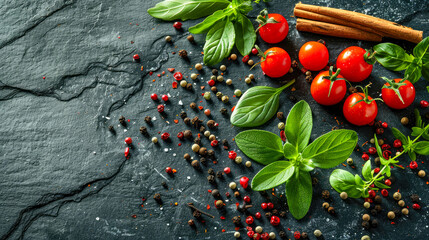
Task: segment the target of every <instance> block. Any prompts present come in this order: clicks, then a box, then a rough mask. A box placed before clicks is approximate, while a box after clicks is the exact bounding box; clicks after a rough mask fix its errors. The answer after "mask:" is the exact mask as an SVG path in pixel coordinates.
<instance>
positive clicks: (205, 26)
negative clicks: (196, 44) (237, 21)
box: [188, 9, 233, 34]
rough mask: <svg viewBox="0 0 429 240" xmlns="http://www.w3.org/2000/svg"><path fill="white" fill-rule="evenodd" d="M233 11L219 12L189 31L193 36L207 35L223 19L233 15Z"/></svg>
mask: <svg viewBox="0 0 429 240" xmlns="http://www.w3.org/2000/svg"><path fill="white" fill-rule="evenodd" d="M232 12H233V11H232V10H230V9H225V10H217V11H216V12H214V13H213V14H212V15H210V16H208V17H206V19H204V21H202V22H200V23H198V24H197V25H195V26H192V27H190V28H189V29H188V30H189V32H190V33H193V34H200V33H206V32H208V31H209V30H210V28H211V27H212V26H213V25H214V24H216V22H218V21H219V20H221V19H223V18H224V17H226V16H229V15H231V13H232Z"/></svg>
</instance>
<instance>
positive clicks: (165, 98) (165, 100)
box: [161, 94, 168, 102]
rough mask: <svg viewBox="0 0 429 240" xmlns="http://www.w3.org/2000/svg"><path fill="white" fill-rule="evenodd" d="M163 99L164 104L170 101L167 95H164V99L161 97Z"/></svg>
mask: <svg viewBox="0 0 429 240" xmlns="http://www.w3.org/2000/svg"><path fill="white" fill-rule="evenodd" d="M161 98H162V100H163V101H164V102H167V101H168V96H167V95H165V94H164V95H162V97H161Z"/></svg>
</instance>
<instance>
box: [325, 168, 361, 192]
mask: <svg viewBox="0 0 429 240" xmlns="http://www.w3.org/2000/svg"><path fill="white" fill-rule="evenodd" d="M361 180H362V179H361ZM329 183H330V184H331V186H332V187H333V188H334V189H335V191H337V192H339V193H341V192H346V193H347V195H348V196H349V197H351V198H359V197H360V196H361V195H362V190H359V189H358V187H359V186H357V185H356V178H355V177H354V176H353V174H351V173H349V172H348V171H345V170H342V169H335V170H334V171H333V172H332V173H331V176H330V177H329Z"/></svg>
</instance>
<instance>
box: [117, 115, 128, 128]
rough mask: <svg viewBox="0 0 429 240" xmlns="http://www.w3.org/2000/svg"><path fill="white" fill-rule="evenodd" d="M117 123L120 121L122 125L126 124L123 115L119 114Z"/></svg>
mask: <svg viewBox="0 0 429 240" xmlns="http://www.w3.org/2000/svg"><path fill="white" fill-rule="evenodd" d="M119 123H120V124H121V125H122V126H126V125H127V122H126V121H125V117H124V116H120V117H119Z"/></svg>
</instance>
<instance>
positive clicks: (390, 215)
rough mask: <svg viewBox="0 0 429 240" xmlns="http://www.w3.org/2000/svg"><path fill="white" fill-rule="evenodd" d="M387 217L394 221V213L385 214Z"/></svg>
mask: <svg viewBox="0 0 429 240" xmlns="http://www.w3.org/2000/svg"><path fill="white" fill-rule="evenodd" d="M387 217H388V218H389V219H390V220H393V219H395V213H394V212H393V211H390V212H388V213H387Z"/></svg>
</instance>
